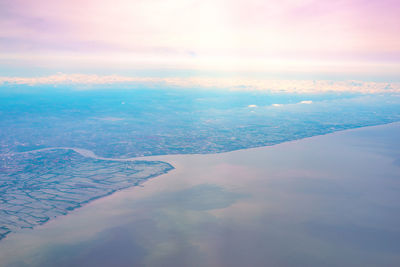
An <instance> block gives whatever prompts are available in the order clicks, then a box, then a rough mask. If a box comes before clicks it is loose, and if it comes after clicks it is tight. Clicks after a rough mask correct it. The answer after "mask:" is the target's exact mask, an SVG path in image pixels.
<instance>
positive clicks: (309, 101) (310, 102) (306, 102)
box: [299, 100, 312, 104]
mask: <svg viewBox="0 0 400 267" xmlns="http://www.w3.org/2000/svg"><path fill="white" fill-rule="evenodd" d="M299 104H312V101H311V100H303V101H300V102H299Z"/></svg>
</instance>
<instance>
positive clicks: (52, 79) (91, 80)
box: [0, 73, 400, 107]
mask: <svg viewBox="0 0 400 267" xmlns="http://www.w3.org/2000/svg"><path fill="white" fill-rule="evenodd" d="M6 83H11V84H26V85H43V84H49V85H62V84H74V85H107V84H115V83H119V84H120V83H123V84H128V85H129V84H145V85H149V86H159V85H164V86H165V85H166V86H171V87H177V88H192V87H198V88H216V89H218V88H219V89H229V90H238V91H243V90H246V91H265V92H273V93H281V92H283V93H326V92H341V93H400V82H396V83H387V82H363V81H352V80H350V81H328V80H319V81H315V80H268V79H259V80H255V79H248V78H207V77H187V78H185V77H175V78H174V77H172V78H154V77H129V76H120V75H103V76H100V75H87V74H63V73H58V74H56V75H50V76H44V77H34V78H27V77H0V85H2V84H3V85H4V84H6ZM81 89H82V88H81ZM88 89H90V87H89V88H88ZM300 103H302V104H311V103H312V101H311V100H304V101H301V102H300ZM274 105H275V104H274ZM276 105H279V104H276ZM254 106H255V105H254ZM254 106H253V105H249V107H254Z"/></svg>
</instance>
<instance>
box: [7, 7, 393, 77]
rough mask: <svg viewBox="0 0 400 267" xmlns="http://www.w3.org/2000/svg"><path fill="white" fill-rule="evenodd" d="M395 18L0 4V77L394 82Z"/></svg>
mask: <svg viewBox="0 0 400 267" xmlns="http://www.w3.org/2000/svg"><path fill="white" fill-rule="evenodd" d="M399 14H400V2H399V1H398V0H332V1H322V0H320V1H316V0H269V1H268V0H264V1H259V0H237V1H234V0H202V1H197V0H185V1H180V0H168V1H166V0H146V1H135V0H113V1H105V0H59V1H53V0H35V1H28V0H0V77H15V76H18V77H36V76H43V75H53V74H55V73H58V72H63V73H74V74H77V73H78V74H97V75H125V74H127V73H128V74H129V75H130V76H132V74H133V75H135V74H136V75H141V76H143V75H145V76H146V75H151V76H161V75H165V73H167V75H169V76H182V75H183V74H182V73H189V74H185V75H189V76H193V75H194V76H195V75H205V74H207V75H214V74H215V73H235V74H237V73H240V74H243V75H245V74H249V73H258V74H260V75H268V74H280V75H283V76H285V74H289V73H292V74H293V73H297V74H300V76H301V75H304V76H307V75H308V76H307V77H311V76H312V75H320V74H329V75H331V77H335V75H339V76H340V75H347V76H346V77H353V76H354V77H362V78H365V79H368V77H372V76H373V77H381V80H385V79H391V80H393V79H396V77H400V16H399ZM144 70H146V71H145V72H143V71H144ZM185 71H186V72H185ZM352 75H353V76H352ZM393 77H394V78H393ZM399 79H400V78H399Z"/></svg>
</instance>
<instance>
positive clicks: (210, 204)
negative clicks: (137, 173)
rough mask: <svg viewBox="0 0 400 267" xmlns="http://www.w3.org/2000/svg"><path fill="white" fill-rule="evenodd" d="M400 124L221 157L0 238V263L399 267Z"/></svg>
mask: <svg viewBox="0 0 400 267" xmlns="http://www.w3.org/2000/svg"><path fill="white" fill-rule="evenodd" d="M398 136H400V125H399V124H398V123H395V124H389V125H383V126H376V127H366V128H361V129H355V130H348V131H342V132H338V133H333V134H328V135H324V136H315V137H312V138H307V139H302V140H297V141H292V142H286V143H282V144H278V145H275V146H270V147H261V148H253V149H247V150H240V151H233V152H228V153H219V154H201V155H167V156H154V157H150V158H149V159H151V160H154V161H159V160H163V161H166V162H169V163H170V164H172V165H173V166H174V167H175V169H174V170H172V171H170V172H168V173H167V174H164V175H162V176H159V177H158V178H156V179H151V180H149V181H147V182H146V183H144V184H143V187H131V188H129V189H126V190H123V191H120V192H118V193H115V194H112V195H109V196H107V197H104V198H101V199H98V200H96V201H94V202H91V203H89V204H88V205H87V206H86V207H84V208H82V209H77V210H74V211H72V212H71V214H70V215H68V216H62V217H58V218H56V219H55V220H52V221H50V222H48V223H46V224H45V225H42V226H39V227H37V228H36V229H35V230H33V231H32V230H28V229H25V230H22V231H20V232H18V233H15V234H13V235H10V236H9V237H7V238H6V239H4V240H3V241H2V242H0V259H1V262H2V264H3V265H4V266H72V265H77V266H111V265H112V266H398V265H399V263H400V256H399V255H400V246H399V238H400V215H399V214H400V212H399V211H400V204H399V203H400V195H399V194H398V192H399V190H400V165H399V162H400V161H399V160H400V153H399V151H400V149H399V148H400V139H399V138H398Z"/></svg>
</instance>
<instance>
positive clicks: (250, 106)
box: [247, 105, 257, 108]
mask: <svg viewBox="0 0 400 267" xmlns="http://www.w3.org/2000/svg"><path fill="white" fill-rule="evenodd" d="M247 107H249V108H256V107H257V105H248V106H247Z"/></svg>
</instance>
